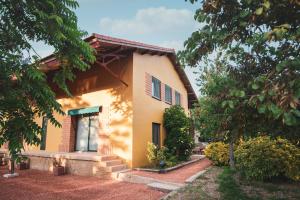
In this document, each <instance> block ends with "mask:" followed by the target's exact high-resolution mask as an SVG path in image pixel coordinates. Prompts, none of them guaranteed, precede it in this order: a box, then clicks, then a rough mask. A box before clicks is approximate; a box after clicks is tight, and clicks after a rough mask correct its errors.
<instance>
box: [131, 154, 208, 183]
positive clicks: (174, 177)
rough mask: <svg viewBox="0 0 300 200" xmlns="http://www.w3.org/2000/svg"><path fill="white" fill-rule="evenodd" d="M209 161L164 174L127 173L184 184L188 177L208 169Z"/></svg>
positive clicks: (202, 161) (134, 171)
mask: <svg viewBox="0 0 300 200" xmlns="http://www.w3.org/2000/svg"><path fill="white" fill-rule="evenodd" d="M211 164H212V163H211V161H210V160H208V159H207V158H204V159H202V160H200V161H198V162H195V163H193V164H190V165H186V166H184V167H182V168H180V169H177V170H174V171H170V172H168V173H165V174H158V173H155V172H146V171H136V170H133V171H130V172H128V173H132V174H135V175H139V176H145V177H151V178H155V179H159V180H164V181H168V182H175V183H184V182H185V180H186V179H188V178H189V177H190V176H192V175H194V174H196V173H197V172H199V171H201V170H203V169H205V168H207V167H209V166H210V165H211Z"/></svg>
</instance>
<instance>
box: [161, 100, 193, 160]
mask: <svg viewBox="0 0 300 200" xmlns="http://www.w3.org/2000/svg"><path fill="white" fill-rule="evenodd" d="M163 123H164V127H165V128H166V131H167V136H166V139H165V146H166V147H167V148H168V150H169V153H170V154H171V155H176V156H177V157H178V160H187V159H189V157H190V155H191V154H192V150H193V148H194V140H193V137H192V136H191V135H190V134H189V132H188V131H189V119H188V117H187V116H186V114H185V112H184V109H183V108H182V107H181V106H178V105H175V106H171V107H170V108H168V109H166V111H165V113H164V120H163Z"/></svg>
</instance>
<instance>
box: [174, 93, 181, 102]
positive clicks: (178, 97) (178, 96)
mask: <svg viewBox="0 0 300 200" xmlns="http://www.w3.org/2000/svg"><path fill="white" fill-rule="evenodd" d="M180 99H181V98H180V93H179V92H177V91H175V104H176V105H181V102H180Z"/></svg>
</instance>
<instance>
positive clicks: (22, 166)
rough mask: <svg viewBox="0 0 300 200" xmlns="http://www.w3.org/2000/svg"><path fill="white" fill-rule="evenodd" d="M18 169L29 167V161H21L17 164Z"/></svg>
mask: <svg viewBox="0 0 300 200" xmlns="http://www.w3.org/2000/svg"><path fill="white" fill-rule="evenodd" d="M17 169H18V170H24V169H29V163H26V162H21V163H19V164H17Z"/></svg>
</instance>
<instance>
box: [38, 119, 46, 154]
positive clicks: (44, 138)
mask: <svg viewBox="0 0 300 200" xmlns="http://www.w3.org/2000/svg"><path fill="white" fill-rule="evenodd" d="M47 125H48V118H47V117H43V119H42V136H41V145H40V150H45V149H46V138H47Z"/></svg>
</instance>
